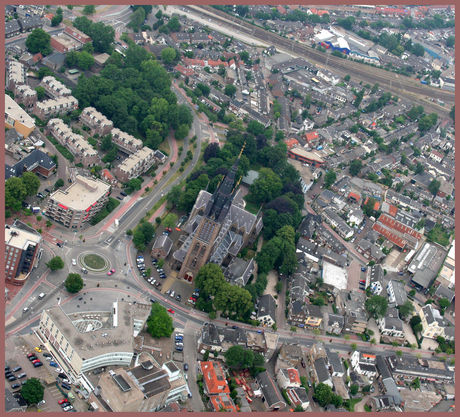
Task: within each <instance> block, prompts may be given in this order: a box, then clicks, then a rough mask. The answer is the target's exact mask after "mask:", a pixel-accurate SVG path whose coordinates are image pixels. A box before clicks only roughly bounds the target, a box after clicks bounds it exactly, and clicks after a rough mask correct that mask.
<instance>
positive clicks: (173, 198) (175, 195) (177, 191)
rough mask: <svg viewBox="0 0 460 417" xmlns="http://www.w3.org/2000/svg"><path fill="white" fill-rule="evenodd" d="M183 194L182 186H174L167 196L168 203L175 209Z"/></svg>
mask: <svg viewBox="0 0 460 417" xmlns="http://www.w3.org/2000/svg"><path fill="white" fill-rule="evenodd" d="M205 152H206V151H205ZM181 194H182V187H181V186H180V185H173V186H172V187H171V190H169V193H168V194H166V201H167V202H168V203H169V204H171V205H172V206H173V207H174V206H176V205H177V204H178V203H179V200H180V196H181Z"/></svg>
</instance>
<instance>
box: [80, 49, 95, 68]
mask: <svg viewBox="0 0 460 417" xmlns="http://www.w3.org/2000/svg"><path fill="white" fill-rule="evenodd" d="M77 60H78V66H79V67H80V68H81V69H82V70H88V69H90V68H91V67H92V66H93V65H94V58H93V56H92V55H91V54H90V53H89V52H84V51H83V52H80V53H79V54H78V58H77Z"/></svg>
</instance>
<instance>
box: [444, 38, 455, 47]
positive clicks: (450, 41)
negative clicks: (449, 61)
mask: <svg viewBox="0 0 460 417" xmlns="http://www.w3.org/2000/svg"><path fill="white" fill-rule="evenodd" d="M454 45H455V36H449V37H448V38H447V39H446V46H447V47H448V48H452V47H453V46H454Z"/></svg>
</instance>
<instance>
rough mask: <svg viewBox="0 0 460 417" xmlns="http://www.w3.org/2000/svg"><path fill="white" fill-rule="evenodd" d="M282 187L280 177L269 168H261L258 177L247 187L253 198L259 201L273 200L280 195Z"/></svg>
mask: <svg viewBox="0 0 460 417" xmlns="http://www.w3.org/2000/svg"><path fill="white" fill-rule="evenodd" d="M282 188H283V183H282V181H281V178H280V177H279V175H278V174H276V173H274V172H273V171H272V170H271V169H270V168H262V169H261V170H260V171H259V177H258V178H257V179H256V180H255V181H254V182H253V183H252V184H251V185H250V187H249V189H250V191H251V194H252V195H253V196H254V199H255V200H256V201H257V202H259V203H264V202H269V201H272V200H274V199H275V198H276V197H278V196H279V195H280V193H281V190H282Z"/></svg>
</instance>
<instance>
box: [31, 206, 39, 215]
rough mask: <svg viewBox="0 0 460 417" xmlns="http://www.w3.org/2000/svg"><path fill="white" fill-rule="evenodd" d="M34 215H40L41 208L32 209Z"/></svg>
mask: <svg viewBox="0 0 460 417" xmlns="http://www.w3.org/2000/svg"><path fill="white" fill-rule="evenodd" d="M32 213H34V214H37V213H40V207H32Z"/></svg>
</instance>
